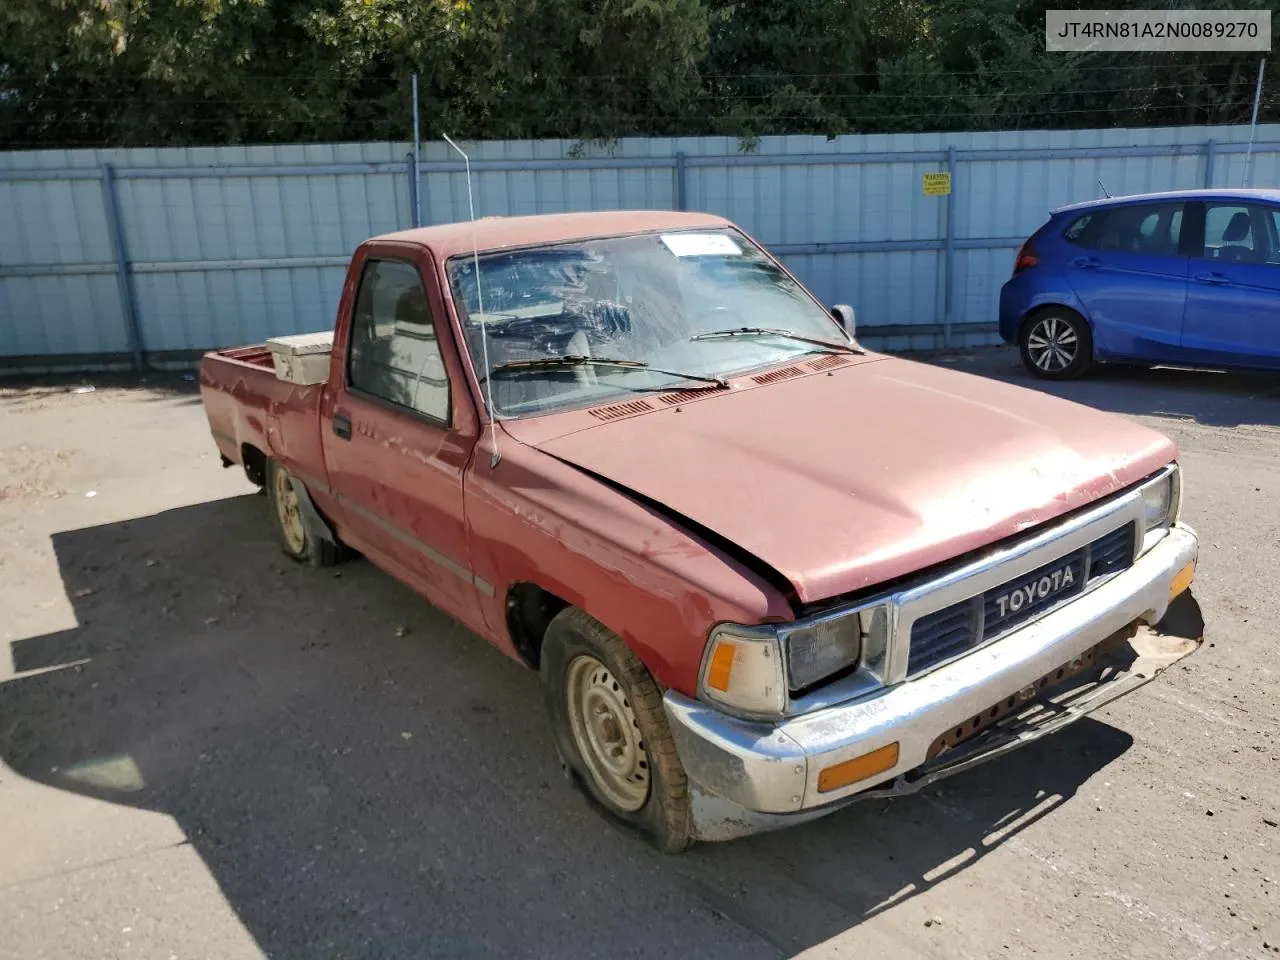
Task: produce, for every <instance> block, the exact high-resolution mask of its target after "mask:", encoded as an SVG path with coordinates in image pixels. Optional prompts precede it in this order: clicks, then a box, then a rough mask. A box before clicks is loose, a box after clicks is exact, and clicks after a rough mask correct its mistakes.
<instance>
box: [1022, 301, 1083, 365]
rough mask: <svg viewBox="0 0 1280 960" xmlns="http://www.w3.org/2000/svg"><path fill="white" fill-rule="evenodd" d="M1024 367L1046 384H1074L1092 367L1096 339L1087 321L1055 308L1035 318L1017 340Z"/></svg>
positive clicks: (1029, 318) (1043, 311)
mask: <svg viewBox="0 0 1280 960" xmlns="http://www.w3.org/2000/svg"><path fill="white" fill-rule="evenodd" d="M1018 345H1019V347H1020V348H1021V350H1022V363H1023V365H1024V366H1025V367H1026V368H1027V370H1029V371H1030V372H1031V374H1032V375H1033V376H1036V377H1040V378H1041V379H1043V380H1071V379H1073V378H1075V377H1078V376H1080V375H1081V374H1083V373H1084V372H1085V371H1086V370H1087V369H1089V366H1090V364H1092V363H1093V336H1092V334H1091V333H1090V331H1089V324H1087V323H1086V322H1085V320H1084V317H1082V316H1080V314H1078V313H1076V312H1075V311H1072V310H1067V309H1065V308H1054V309H1049V310H1041V311H1040V312H1039V313H1036V314H1032V315H1031V316H1030V317H1028V318H1027V320H1026V321H1025V322H1024V323H1023V325H1022V335H1021V336H1020V337H1019V338H1018Z"/></svg>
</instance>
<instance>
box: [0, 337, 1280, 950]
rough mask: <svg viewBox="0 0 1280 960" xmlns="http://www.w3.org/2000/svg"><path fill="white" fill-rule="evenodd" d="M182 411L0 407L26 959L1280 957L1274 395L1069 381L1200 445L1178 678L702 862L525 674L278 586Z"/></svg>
mask: <svg viewBox="0 0 1280 960" xmlns="http://www.w3.org/2000/svg"><path fill="white" fill-rule="evenodd" d="M948 362H949V363H951V364H952V365H954V366H957V367H959V368H961V369H969V370H973V371H975V372H981V373H985V374H987V375H993V376H1000V377H1006V378H1010V379H1014V380H1017V381H1019V382H1024V383H1029V381H1027V380H1026V379H1025V378H1024V377H1023V375H1022V374H1021V372H1020V371H1019V370H1018V369H1017V368H1016V367H1015V366H1014V365H1013V362H1012V359H1011V358H1010V356H1009V355H1008V354H1006V353H1003V352H992V353H984V354H981V355H975V356H970V357H961V358H954V359H952V360H950V361H948ZM72 386H74V385H72ZM191 387H192V385H191V384H183V383H181V382H178V383H176V384H169V385H160V386H155V385H152V386H148V387H145V388H132V389H126V388H122V387H111V386H109V385H106V384H101V385H99V387H98V389H97V390H95V391H94V392H92V393H87V392H86V393H75V392H71V391H70V388H69V387H68V386H67V385H65V384H64V385H62V386H60V387H57V388H24V389H15V388H0V611H3V614H2V615H0V957H4V958H6V960H7V958H15V960H17V958H21V960H36V958H43V957H48V958H58V960H68V958H88V957H95V958H96V957H130V958H134V957H138V958H153V957H154V958H160V960H168V958H193V957H201V958H204V957H207V958H227V960H231V958H240V957H260V956H264V955H265V956H270V957H275V958H306V960H315V958H327V957H360V958H364V957H370V958H375V957H376V958H410V957H412V958H420V957H479V956H537V957H624V956H628V957H629V956H636V957H669V956H673V955H677V954H678V955H681V956H690V957H697V958H712V957H777V956H784V955H785V956H791V955H796V954H803V955H805V956H807V957H858V958H869V957H877V958H879V957H885V958H909V957H1031V956H1035V957H1042V958H1065V957H1083V958H1091V960H1094V958H1111V957H1116V958H1121V957H1123V958H1153V960H1154V958H1159V960H1170V958H1184V957H1204V956H1210V955H1212V956H1223V957H1267V956H1270V957H1280V827H1278V826H1277V823H1280V741H1278V739H1277V731H1278V730H1280V692H1278V691H1280V683H1278V681H1280V670H1278V666H1277V665H1278V664H1280V658H1278V654H1280V651H1278V648H1277V640H1276V637H1277V623H1280V589H1278V588H1277V586H1276V585H1277V583H1280V380H1277V379H1276V378H1270V379H1266V378H1257V377H1245V376H1226V375H1219V374H1198V373H1175V372H1168V371H1163V372H1162V371H1156V372H1150V373H1135V372H1110V373H1107V374H1105V375H1101V376H1099V377H1097V378H1095V379H1091V380H1088V381H1084V382H1080V383H1075V384H1069V385H1066V386H1061V387H1055V388H1054V392H1056V393H1059V394H1061V395H1063V396H1067V397H1070V398H1072V399H1075V400H1078V401H1081V402H1083V403H1087V404H1092V405H1094V406H1098V407H1102V408H1105V409H1109V410H1114V411H1116V412H1118V413H1121V414H1123V415H1126V416H1132V417H1134V418H1136V419H1138V420H1141V421H1143V422H1146V423H1149V424H1152V425H1155V426H1157V427H1158V428H1160V429H1163V430H1165V431H1167V432H1168V433H1169V434H1171V435H1172V436H1173V437H1174V438H1175V439H1176V440H1177V441H1178V442H1179V443H1180V445H1181V447H1182V449H1183V455H1184V464H1185V468H1186V472H1187V477H1188V484H1187V488H1188V493H1187V507H1186V513H1185V517H1186V519H1187V520H1188V521H1189V522H1190V523H1191V524H1193V525H1194V526H1195V527H1196V528H1197V529H1198V530H1199V532H1200V534H1201V536H1202V538H1203V552H1202V565H1201V568H1200V573H1199V577H1198V579H1197V583H1196V588H1195V589H1196V595H1197V597H1198V598H1199V600H1200V603H1201V605H1202V607H1203V610H1204V614H1205V619H1206V621H1207V622H1208V640H1207V642H1206V644H1205V646H1204V648H1203V649H1202V650H1201V651H1200V652H1199V653H1197V654H1196V655H1195V656H1194V657H1192V658H1190V659H1189V660H1188V661H1185V662H1184V663H1185V665H1184V666H1179V667H1177V668H1175V669H1173V670H1171V671H1170V672H1169V673H1168V674H1166V675H1165V676H1164V677H1162V678H1161V679H1160V680H1159V681H1157V682H1156V683H1154V684H1151V685H1149V686H1147V687H1144V688H1143V689H1142V690H1140V691H1138V692H1137V693H1135V694H1134V695H1133V696H1131V697H1129V698H1126V699H1124V700H1121V701H1119V702H1118V703H1117V704H1115V705H1113V706H1111V707H1110V708H1108V709H1106V710H1105V711H1103V712H1102V713H1100V714H1097V715H1096V717H1097V719H1093V718H1090V719H1087V720H1084V721H1082V722H1080V723H1078V724H1076V725H1075V726H1073V727H1071V728H1069V729H1068V730H1067V731H1066V732H1064V733H1062V734H1060V735H1058V736H1056V737H1054V738H1050V739H1049V740H1048V741H1045V742H1043V743H1039V744H1036V745H1033V746H1031V747H1028V748H1026V749H1024V750H1021V751H1019V752H1017V753H1015V754H1012V755H1010V756H1008V757H1006V758H1003V759H1002V760H999V761H997V762H995V763H992V764H990V765H988V766H986V767H983V768H981V769H979V770H977V771H973V772H971V773H968V774H965V775H962V776H960V777H957V778H954V779H952V780H950V781H948V782H946V783H945V784H944V785H942V787H941V789H935V790H932V791H931V792H927V793H925V794H922V795H919V796H916V797H914V798H910V799H906V800H900V801H896V802H891V803H887V802H882V801H875V802H869V803H866V804H864V805H861V806H854V807H852V808H849V809H848V810H846V811H843V812H841V813H838V814H836V815H834V816H832V817H828V818H826V819H825V820H821V821H818V822H816V823H814V824H811V825H808V826H804V827H799V828H796V829H793V830H790V831H786V832H783V833H778V834H772V835H767V836H762V837H756V838H751V839H748V840H744V841H739V842H735V843H731V844H723V845H704V846H700V847H697V848H695V849H694V850H693V851H692V852H690V853H688V854H686V855H683V856H679V857H663V856H661V855H658V854H656V853H654V852H651V850H650V849H649V848H648V847H647V846H646V844H644V843H643V842H641V841H640V840H638V839H636V838H634V837H631V836H629V835H626V834H624V833H620V832H619V831H618V830H617V829H616V828H614V827H613V826H611V825H609V824H607V823H605V822H604V821H602V820H601V819H600V818H599V817H598V816H597V815H596V814H595V813H593V812H592V811H591V809H590V808H589V807H588V806H587V804H586V803H585V801H584V800H583V799H582V798H581V797H579V796H578V795H577V794H576V793H574V792H573V790H572V789H571V788H570V786H569V785H568V784H567V783H566V782H565V781H564V780H563V779H561V777H560V774H559V769H558V767H557V765H556V762H555V760H554V757H553V751H552V747H551V742H550V738H549V736H548V733H547V730H546V728H545V725H544V721H543V715H542V709H541V703H540V700H539V690H538V684H537V677H536V676H535V675H533V674H532V673H529V672H527V671H526V670H525V669H523V668H522V667H520V666H518V665H517V664H515V663H513V662H510V661H508V660H506V659H504V658H503V657H502V656H501V655H500V654H498V653H497V652H496V651H494V650H492V649H491V648H489V647H488V646H487V645H486V644H485V643H483V642H482V641H480V640H478V639H477V638H475V637H474V636H472V635H470V634H469V633H468V632H467V631H465V630H463V629H462V628H461V627H459V626H457V625H455V624H453V623H451V622H450V621H448V620H447V619H445V618H444V617H443V616H442V615H440V614H438V613H436V612H435V611H434V610H432V609H431V608H430V607H428V606H427V605H426V604H424V603H422V602H420V601H419V600H418V599H416V598H415V596H414V595H412V594H411V593H410V592H409V591H408V590H407V589H405V588H403V587H401V586H400V585H399V584H397V583H396V582H394V581H392V580H391V579H389V578H388V577H386V576H384V575H383V574H382V573H380V572H379V571H378V570H376V569H374V568H373V567H371V566H370V565H369V564H368V563H366V562H364V561H357V562H355V563H352V564H349V565H347V566H343V567H341V568H338V572H334V571H316V570H311V569H306V568H303V567H299V566H296V565H294V564H292V563H290V562H288V561H287V560H285V559H284V557H283V556H282V555H281V554H280V552H279V550H278V549H277V547H276V545H275V542H274V540H273V537H272V533H271V529H270V527H269V526H268V523H267V518H266V506H265V502H264V499H263V498H261V497H259V496H256V495H255V494H254V493H253V490H252V488H251V487H250V486H249V485H248V484H247V483H246V482H245V481H244V480H243V479H242V478H241V477H240V476H239V475H238V474H237V473H236V472H235V471H230V470H222V469H220V468H219V465H218V461H217V457H216V455H215V453H214V449H213V445H212V442H211V441H210V439H209V436H208V433H207V429H206V425H205V422H204V418H203V412H202V409H201V407H200V405H199V400H198V398H197V397H196V396H195V394H194V392H193V391H192V389H191ZM850 415H857V414H856V413H851V414H850Z"/></svg>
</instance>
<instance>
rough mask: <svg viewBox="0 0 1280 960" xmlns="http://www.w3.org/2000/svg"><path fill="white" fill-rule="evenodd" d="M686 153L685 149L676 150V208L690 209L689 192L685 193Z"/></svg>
mask: <svg viewBox="0 0 1280 960" xmlns="http://www.w3.org/2000/svg"><path fill="white" fill-rule="evenodd" d="M685 171H686V164H685V153H684V151H683V150H677V151H676V169H675V175H676V209H677V210H687V209H688V202H689V201H688V194H686V193H685Z"/></svg>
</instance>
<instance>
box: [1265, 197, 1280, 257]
mask: <svg viewBox="0 0 1280 960" xmlns="http://www.w3.org/2000/svg"><path fill="white" fill-rule="evenodd" d="M1263 222H1264V223H1265V224H1266V225H1267V226H1268V228H1269V229H1268V235H1269V239H1270V242H1271V250H1270V252H1269V253H1268V254H1267V263H1272V264H1280V207H1268V208H1267V210H1266V213H1265V214H1264V215H1263Z"/></svg>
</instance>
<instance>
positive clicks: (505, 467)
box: [467, 440, 792, 696]
mask: <svg viewBox="0 0 1280 960" xmlns="http://www.w3.org/2000/svg"><path fill="white" fill-rule="evenodd" d="M502 453H503V455H502V459H501V460H500V461H499V463H498V464H497V465H496V466H492V467H491V466H490V461H489V458H488V457H487V456H477V459H476V465H475V466H474V467H473V469H472V471H471V472H470V474H469V476H468V480H467V483H468V488H467V519H468V523H469V526H470V530H471V542H472V562H473V565H474V567H475V569H476V572H477V573H478V574H479V575H480V576H481V577H483V578H485V579H486V580H489V581H490V582H491V583H493V584H494V585H495V593H496V597H497V599H499V600H500V599H501V598H503V597H505V596H506V594H507V591H508V590H509V588H510V586H511V585H512V584H515V583H521V582H527V583H533V584H536V585H538V586H539V587H541V588H542V589H544V590H547V591H549V592H551V593H554V594H555V595H557V596H559V597H561V598H562V599H564V600H566V601H568V602H569V603H571V604H573V605H574V606H577V607H579V608H581V609H583V610H585V611H586V612H587V613H589V614H591V616H593V617H595V618H596V619H597V620H599V621H600V622H601V623H603V624H604V625H605V626H607V627H608V628H609V629H611V630H613V631H614V632H615V633H617V634H618V635H619V636H620V637H622V639H623V640H624V641H625V642H626V643H627V645H628V646H629V647H630V648H631V649H632V650H633V651H634V652H635V653H636V655H637V656H638V657H639V658H640V660H641V661H642V662H643V663H644V664H645V666H646V667H647V668H648V670H649V672H650V673H652V674H653V676H654V678H655V679H656V680H657V681H658V682H659V683H660V684H662V685H663V686H665V687H669V688H672V689H675V690H678V691H680V692H681V693H684V694H686V695H688V696H694V695H695V694H696V692H697V678H698V670H699V667H700V664H701V660H702V653H703V648H704V646H705V644H706V640H707V634H708V631H709V630H710V628H711V627H712V626H713V625H714V624H716V623H719V622H724V621H733V622H741V623H758V622H760V621H761V620H763V619H766V618H778V619H791V617H792V611H791V607H790V605H789V604H788V602H787V600H786V598H785V597H784V596H783V594H782V593H781V591H779V590H778V589H776V588H774V587H773V586H771V585H770V584H769V583H768V582H767V581H766V580H764V579H763V578H762V577H761V576H759V575H758V574H757V573H756V572H754V571H753V570H751V569H748V567H746V566H745V565H744V564H743V563H741V562H738V561H736V560H734V559H732V558H730V557H728V556H726V555H725V554H724V553H723V552H722V551H720V550H717V549H716V548H715V547H714V546H713V545H711V544H710V543H708V542H706V541H705V540H702V539H700V538H699V537H696V536H694V535H693V534H691V533H689V532H688V531H686V530H684V529H682V528H681V527H680V526H679V525H678V524H677V523H674V522H673V521H672V520H671V519H670V518H668V517H666V516H664V515H662V514H661V513H660V512H659V511H657V510H653V509H650V508H648V507H646V506H644V505H642V504H640V503H638V502H637V501H635V500H633V499H631V498H629V497H627V496H626V495H625V494H624V493H622V492H620V491H618V490H616V489H614V488H612V487H610V486H608V485H606V484H604V483H602V482H600V481H599V480H597V479H595V478H594V477H591V476H590V475H588V474H585V473H583V472H582V471H580V470H578V469H576V468H574V467H572V466H569V465H568V464H566V463H563V462H562V461H560V460H557V459H556V458H554V457H551V456H548V455H547V454H545V453H542V452H540V451H538V450H535V449H534V448H532V447H528V446H525V445H523V444H520V443H519V442H517V441H514V440H508V442H507V443H506V444H505V445H504V446H503V451H502ZM503 629H504V630H505V625H504V627H503Z"/></svg>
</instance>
